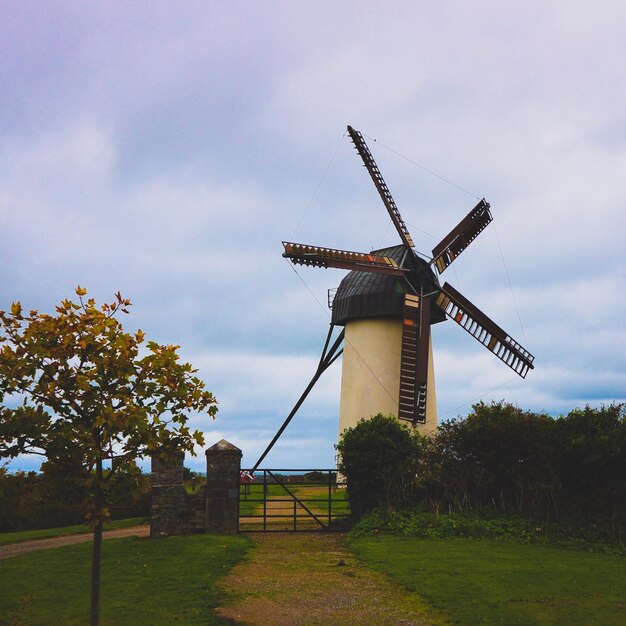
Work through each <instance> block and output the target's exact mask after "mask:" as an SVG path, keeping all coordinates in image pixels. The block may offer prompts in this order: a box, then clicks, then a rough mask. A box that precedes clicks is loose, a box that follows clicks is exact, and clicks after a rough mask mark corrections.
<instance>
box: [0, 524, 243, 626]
mask: <svg viewBox="0 0 626 626" xmlns="http://www.w3.org/2000/svg"><path fill="white" fill-rule="evenodd" d="M250 545H251V542H250V541H249V540H248V539H246V538H245V537H243V536H240V537H233V536H216V535H190V536H186V537H170V538H167V539H159V540H149V539H134V538H128V539H110V540H106V541H105V542H104V547H103V558H102V624H103V625H106V624H115V625H116V626H118V625H119V626H123V625H129V626H131V625H132V626H141V625H144V624H145V625H150V626H152V625H154V626H157V625H160V624H163V625H166V624H168V625H169V624H172V623H180V624H185V625H189V626H192V625H194V624H222V623H225V622H224V621H223V620H221V619H220V618H218V617H217V616H215V615H214V613H213V607H215V606H216V605H217V603H218V600H219V599H220V598H218V595H217V591H216V588H215V585H216V582H217V580H218V579H219V578H220V577H221V576H223V575H224V574H225V573H226V572H227V571H228V570H229V569H230V567H231V566H232V565H233V564H234V563H236V562H237V561H239V560H240V559H241V558H242V557H243V555H244V553H245V552H246V550H247V549H248V548H249V547H250ZM90 559H91V544H90V543H89V542H88V543H84V544H79V545H73V546H66V547H63V548H54V549H50V550H41V551H39V552H31V553H30V554H25V555H22V556H18V557H14V558H11V559H6V560H3V561H0V625H2V626H6V625H8V624H29V625H46V626H47V625H49V624H58V625H63V626H65V625H68V626H69V625H75V624H76V625H78V624H81V625H82V624H85V623H87V622H88V617H89V580H90V578H89V572H90V563H91V561H90ZM18 616H19V620H21V621H18ZM12 619H13V620H14V621H11V620H12Z"/></svg>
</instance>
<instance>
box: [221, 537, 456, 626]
mask: <svg viewBox="0 0 626 626" xmlns="http://www.w3.org/2000/svg"><path fill="white" fill-rule="evenodd" d="M252 538H253V539H254V541H255V543H256V547H255V548H253V549H252V550H251V551H250V552H249V553H248V555H247V557H246V558H245V559H244V561H242V562H241V563H239V564H238V565H236V566H235V567H234V568H233V569H232V570H231V572H230V573H229V574H228V575H227V576H226V577H225V578H223V579H222V580H221V582H220V586H221V588H222V589H223V591H224V592H225V597H227V598H229V600H228V601H227V602H226V603H225V604H224V605H223V606H221V607H219V608H218V609H217V613H218V614H219V615H221V616H222V617H225V618H228V619H231V620H233V621H234V622H235V623H240V624H248V625H250V626H266V625H267V626H269V625H271V626H299V625H302V626H305V625H306V626H314V625H316V624H319V625H322V624H323V625H324V626H345V625H346V624H350V626H360V625H367V626H373V625H376V626H387V625H392V624H393V625H396V626H397V625H403V626H417V625H424V624H443V623H445V622H444V620H443V619H442V618H441V617H440V616H436V615H435V614H434V613H433V612H432V611H431V610H430V609H428V608H427V607H426V606H425V604H424V603H423V602H422V600H421V599H420V598H419V597H418V596H417V595H416V594H411V593H408V592H407V591H405V590H404V589H403V588H402V587H400V586H398V585H396V584H395V583H393V582H392V581H390V580H389V579H388V578H386V577H385V576H384V575H383V574H380V573H378V572H375V571H372V570H370V569H368V568H366V567H365V566H364V565H362V564H360V563H359V562H358V561H356V559H355V558H354V556H353V555H352V554H350V553H349V552H348V551H347V550H346V549H345V547H344V541H343V536H342V535H339V534H327V533H267V534H258V535H257V534H254V535H252Z"/></svg>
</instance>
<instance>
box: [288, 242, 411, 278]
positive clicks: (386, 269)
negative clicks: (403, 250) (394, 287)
mask: <svg viewBox="0 0 626 626" xmlns="http://www.w3.org/2000/svg"><path fill="white" fill-rule="evenodd" d="M283 246H284V248H285V252H283V256H284V257H285V258H286V259H289V260H290V261H291V262H292V263H294V264H296V265H312V266H314V267H337V268H340V269H347V270H357V271H359V272H375V273H381V274H389V275H391V276H403V275H404V271H403V270H402V269H400V268H399V267H398V264H397V263H396V262H395V261H394V260H393V259H391V258H389V257H386V256H377V255H375V254H364V253H362V252H350V251H348V250H335V249H334V248H320V247H319V246H308V245H306V244H302V243H291V242H289V241H283Z"/></svg>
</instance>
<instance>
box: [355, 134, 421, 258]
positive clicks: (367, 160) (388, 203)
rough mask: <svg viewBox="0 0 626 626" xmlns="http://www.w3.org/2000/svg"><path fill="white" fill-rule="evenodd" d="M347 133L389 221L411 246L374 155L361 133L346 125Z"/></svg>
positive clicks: (405, 228)
mask: <svg viewBox="0 0 626 626" xmlns="http://www.w3.org/2000/svg"><path fill="white" fill-rule="evenodd" d="M348 133H349V134H350V138H351V139H352V143H354V147H355V148H356V151H357V152H358V153H359V155H360V157H361V159H362V160H363V163H364V165H365V167H366V168H367V171H368V172H369V175H370V176H371V177H372V180H373V181H374V185H376V189H377V190H378V193H379V194H380V197H381V198H382V201H383V204H384V205H385V207H386V208H387V211H388V212H389V215H390V217H391V221H392V222H393V224H394V226H395V227H396V230H397V231H398V234H399V235H400V239H402V242H403V243H404V245H405V246H407V247H409V248H413V247H414V246H415V244H414V243H413V239H411V235H410V234H409V230H408V229H407V227H406V224H405V223H404V220H403V219H402V215H400V211H399V210H398V207H397V206H396V203H395V202H394V199H393V198H392V197H391V193H390V191H389V188H388V187H387V183H385V180H384V179H383V175H382V174H381V173H380V170H379V169H378V166H377V165H376V161H374V157H373V156H372V153H371V152H370V150H369V148H368V147H367V144H366V143H365V140H364V139H363V135H362V134H361V133H360V132H359V131H358V130H355V129H354V128H352V126H348Z"/></svg>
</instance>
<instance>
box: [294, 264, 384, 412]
mask: <svg viewBox="0 0 626 626" xmlns="http://www.w3.org/2000/svg"><path fill="white" fill-rule="evenodd" d="M289 267H291V269H292V270H293V271H294V273H295V275H296V276H297V277H298V278H299V279H300V280H301V281H302V284H303V285H304V286H305V287H306V288H307V290H308V292H309V293H310V294H311V295H312V296H313V299H314V300H315V302H317V304H319V306H320V308H321V309H322V310H323V311H324V313H325V314H326V316H327V317H330V313H329V312H328V310H327V309H326V308H325V307H324V305H323V304H322V303H321V302H320V301H319V300H318V299H317V296H316V295H315V294H314V293H313V291H312V290H311V288H310V287H309V286H308V285H307V284H306V282H305V280H304V278H302V276H300V274H299V273H298V271H297V270H296V268H295V267H294V266H293V264H292V263H289ZM343 340H344V342H345V343H347V344H348V345H349V346H350V347H351V348H352V349H353V350H354V353H355V354H356V355H357V356H358V357H359V359H361V361H362V362H363V365H365V367H367V369H368V370H369V371H370V374H371V375H372V376H373V377H374V378H375V379H376V380H377V381H378V384H379V385H380V386H381V387H382V389H383V391H384V392H385V393H386V394H387V395H388V396H389V398H390V399H391V400H392V401H393V402H395V398H394V397H393V396H392V395H391V393H390V392H389V389H387V387H385V385H384V383H383V381H382V380H380V378H378V376H376V373H375V372H374V370H372V368H371V367H370V366H369V365H368V363H367V361H366V360H365V359H364V358H363V357H362V356H361V355H360V353H359V351H358V350H357V349H356V348H355V347H354V344H353V343H352V342H351V341H350V340H349V339H348V338H347V337H346V336H345V335H344V338H343Z"/></svg>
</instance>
